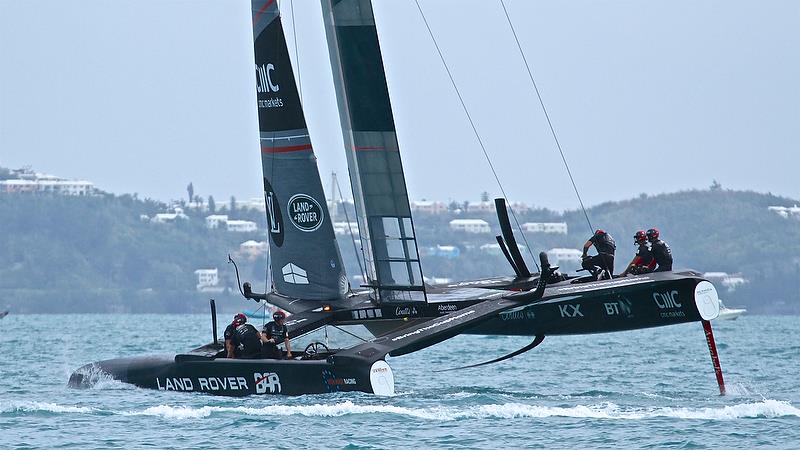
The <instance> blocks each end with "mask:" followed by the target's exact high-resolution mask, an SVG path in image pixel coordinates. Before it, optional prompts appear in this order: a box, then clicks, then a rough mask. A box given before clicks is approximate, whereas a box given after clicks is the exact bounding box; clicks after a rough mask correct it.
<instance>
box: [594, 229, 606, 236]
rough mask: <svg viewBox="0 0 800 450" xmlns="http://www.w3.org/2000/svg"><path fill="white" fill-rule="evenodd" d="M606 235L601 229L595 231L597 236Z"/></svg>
mask: <svg viewBox="0 0 800 450" xmlns="http://www.w3.org/2000/svg"><path fill="white" fill-rule="evenodd" d="M604 234H606V232H605V231H603V230H601V229H599V228H598V229H597V230H595V232H594V235H595V236H602V235H604Z"/></svg>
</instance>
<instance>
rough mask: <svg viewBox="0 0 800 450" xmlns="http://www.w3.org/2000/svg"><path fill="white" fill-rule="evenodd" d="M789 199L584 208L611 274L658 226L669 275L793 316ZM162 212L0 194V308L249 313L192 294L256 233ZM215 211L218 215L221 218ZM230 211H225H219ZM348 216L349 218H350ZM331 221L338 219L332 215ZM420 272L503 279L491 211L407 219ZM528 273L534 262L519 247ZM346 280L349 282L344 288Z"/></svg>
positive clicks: (537, 243)
mask: <svg viewBox="0 0 800 450" xmlns="http://www.w3.org/2000/svg"><path fill="white" fill-rule="evenodd" d="M795 203H797V202H795V201H794V200H791V199H787V198H781V197H776V196H773V195H769V194H759V193H755V192H740V191H728V190H722V189H715V190H703V191H685V192H677V193H671V194H663V195H658V196H644V195H642V196H639V197H637V198H635V199H631V200H627V201H622V202H609V203H604V204H601V205H597V206H595V207H592V208H591V209H590V210H589V216H590V218H591V220H592V225H593V226H594V227H596V228H603V229H605V230H607V231H608V232H610V233H611V234H612V235H613V236H614V237H615V238H616V240H617V246H618V251H617V264H616V266H617V271H618V272H619V271H620V270H622V267H624V265H625V264H626V263H627V262H628V261H629V260H630V258H631V257H632V255H633V251H634V246H633V243H632V236H633V233H634V232H635V231H636V230H638V229H646V228H649V227H651V226H656V227H658V228H659V229H660V230H661V233H662V237H663V238H664V239H665V240H666V241H667V242H668V243H669V244H670V246H671V247H672V249H673V254H674V257H675V266H676V268H685V267H689V268H694V269H696V270H698V271H701V272H707V271H714V272H716V271H720V272H723V271H724V272H729V273H740V274H741V275H742V277H744V278H746V279H747V280H748V283H746V284H744V285H743V286H739V287H737V288H736V289H735V290H734V291H732V292H727V290H726V289H720V291H721V296H722V297H723V298H724V299H725V301H726V303H728V304H729V305H744V306H747V307H748V308H749V309H750V310H751V311H752V312H764V313H798V312H800V220H797V219H794V218H784V217H781V216H779V215H777V214H775V213H774V212H771V211H768V210H767V207H768V206H772V205H781V206H791V205H793V204H795ZM165 209H166V205H164V204H162V203H159V202H155V201H152V200H141V199H138V198H136V197H135V196H131V195H122V196H114V195H111V194H103V195H100V196H95V197H65V196H51V195H31V194H0V218H2V228H1V231H0V255H2V258H3V262H2V264H0V308H1V307H2V306H3V305H5V304H9V305H11V307H12V309H13V310H15V311H17V312H167V311H169V312H186V311H205V310H206V308H207V299H208V298H209V297H210V296H214V297H216V298H218V299H221V301H222V304H223V307H225V306H226V305H227V307H225V309H239V308H243V307H244V308H247V307H253V306H254V305H253V304H250V305H248V304H247V303H244V302H243V301H241V300H239V299H238V298H237V295H238V294H237V295H233V294H209V293H203V292H197V291H196V289H195V285H196V283H197V277H196V275H195V274H194V271H195V270H196V269H199V268H214V267H216V268H219V272H220V278H221V282H222V284H223V285H225V286H228V287H231V288H233V287H234V286H235V284H234V281H233V280H234V279H233V276H232V268H231V267H230V266H228V265H227V264H226V261H227V254H228V253H234V252H235V251H236V250H237V249H238V248H239V244H240V243H242V242H243V241H245V240H248V239H254V240H258V241H263V240H264V239H265V236H264V235H263V233H264V232H263V231H258V232H253V233H234V232H228V231H226V230H210V229H207V228H206V227H205V222H204V217H205V215H207V214H208V213H200V212H192V211H191V210H187V211H186V214H187V215H188V216H189V219H188V220H184V221H178V222H176V223H169V224H157V223H151V222H147V221H143V220H141V218H140V216H142V215H148V216H152V215H154V214H155V213H158V212H163V211H164V210H165ZM223 213H224V212H223ZM228 213H229V211H228ZM350 214H351V215H350V217H351V218H352V217H353V216H352V211H350ZM234 215H235V216H236V218H237V219H246V220H252V221H256V222H257V223H258V224H259V227H260V230H263V229H264V226H265V218H264V217H263V213H262V212H257V211H252V210H244V211H237V212H235V214H231V216H234ZM517 215H518V219H519V221H520V223H524V222H540V221H563V222H566V223H567V224H568V227H569V233H568V234H567V235H561V234H544V233H526V234H525V235H524V236H521V235H518V240H519V242H520V243H521V244H523V245H525V244H527V245H528V246H530V248H531V250H532V251H531V253H533V254H536V253H538V252H539V251H542V250H547V249H550V248H553V247H566V248H580V246H581V245H582V244H583V242H584V241H585V240H586V238H587V237H588V236H589V233H590V231H589V227H588V225H587V224H586V221H585V219H584V217H583V214H582V213H581V212H579V211H568V212H565V213H558V212H554V211H550V210H546V209H534V210H530V211H527V212H519V213H518V214H517ZM340 217H341V215H340ZM454 218H482V219H484V220H486V221H487V222H488V223H489V224H490V225H491V227H492V233H491V234H480V235H474V234H469V233H465V232H455V231H452V230H451V229H450V227H449V221H450V220H452V219H454ZM414 221H415V225H416V227H417V236H418V237H419V246H420V249H421V254H422V265H423V271H424V273H425V274H426V275H427V276H429V277H443V278H449V279H451V280H463V279H470V278H476V277H485V276H492V275H507V274H510V273H511V269H510V268H509V267H508V264H507V263H506V262H505V260H504V258H503V257H502V256H501V255H499V254H491V253H487V251H486V250H485V249H483V250H482V249H481V248H480V247H481V245H484V244H492V243H494V242H495V241H494V235H495V234H499V227H498V226H497V220H496V218H495V216H494V214H493V213H482V214H473V213H459V212H457V211H451V212H448V213H445V214H439V215H432V214H421V213H420V214H416V215H415V216H414ZM437 245H452V246H455V247H458V249H459V255H458V256H457V257H452V255H450V256H451V257H447V256H442V255H433V254H431V253H430V252H428V251H427V250H426V249H427V248H430V247H435V246H437ZM352 247H353V246H352V243H351V241H350V238H349V237H348V236H340V248H341V251H342V254H343V256H344V259H345V263H346V266H347V270H348V274H349V275H355V274H358V265H357V262H356V256H355V252H354V250H353V248H352ZM526 258H527V259H528V261H529V264H530V266H531V267H532V266H533V258H532V257H531V256H530V255H529V254H528V253H527V252H526ZM241 266H242V269H243V273H242V276H243V278H245V279H248V280H250V281H252V282H253V284H254V286H255V287H256V288H257V289H259V290H260V289H262V288H263V284H264V281H263V280H264V274H265V270H266V261H265V258H257V259H254V260H251V261H247V260H242V261H241ZM354 283H356V281H354Z"/></svg>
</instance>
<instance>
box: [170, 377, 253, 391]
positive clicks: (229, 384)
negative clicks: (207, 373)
mask: <svg viewBox="0 0 800 450" xmlns="http://www.w3.org/2000/svg"><path fill="white" fill-rule="evenodd" d="M162 380H163V381H162ZM195 381H196V382H195ZM195 385H196V388H195ZM156 386H157V387H158V389H159V390H161V391H183V392H191V391H199V392H216V391H240V390H244V391H246V390H248V387H247V380H246V379H245V378H244V377H198V378H195V379H192V378H188V377H181V378H175V377H165V378H158V377H156Z"/></svg>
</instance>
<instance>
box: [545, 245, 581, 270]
mask: <svg viewBox="0 0 800 450" xmlns="http://www.w3.org/2000/svg"><path fill="white" fill-rule="evenodd" d="M582 256H583V252H582V251H580V250H578V249H575V248H551V249H550V250H548V251H547V259H549V260H550V264H553V265H555V266H559V267H561V269H562V272H565V271H569V270H577V269H579V268H580V267H581V257H582Z"/></svg>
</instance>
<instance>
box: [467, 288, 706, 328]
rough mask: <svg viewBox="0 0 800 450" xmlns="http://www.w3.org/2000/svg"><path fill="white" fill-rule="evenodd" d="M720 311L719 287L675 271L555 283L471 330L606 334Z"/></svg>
mask: <svg viewBox="0 0 800 450" xmlns="http://www.w3.org/2000/svg"><path fill="white" fill-rule="evenodd" d="M548 297H550V298H548ZM718 314H719V302H718V296H717V291H716V289H715V288H714V286H713V285H712V284H711V283H710V282H708V281H706V280H703V279H701V278H694V277H676V276H672V275H664V276H651V277H649V278H648V277H640V278H636V277H631V278H627V279H626V278H622V279H615V280H609V281H606V282H596V283H591V285H580V284H578V285H569V284H567V285H559V284H557V285H554V286H553V287H551V288H548V290H547V292H546V294H545V297H544V300H543V301H541V302H539V303H534V304H531V305H527V306H523V307H520V308H515V309H512V310H509V311H506V312H503V313H501V314H499V315H498V316H497V317H496V318H494V319H492V320H490V321H487V322H485V323H483V324H481V325H478V326H477V327H475V328H472V329H470V330H469V331H467V333H470V334H503V335H519V336H530V335H547V336H556V335H569V334H590V333H607V332H614V331H626V330H635V329H639V328H652V327H660V326H667V325H676V324H680V323H686V322H699V321H701V320H712V319H714V318H716V317H717V315H718Z"/></svg>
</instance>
